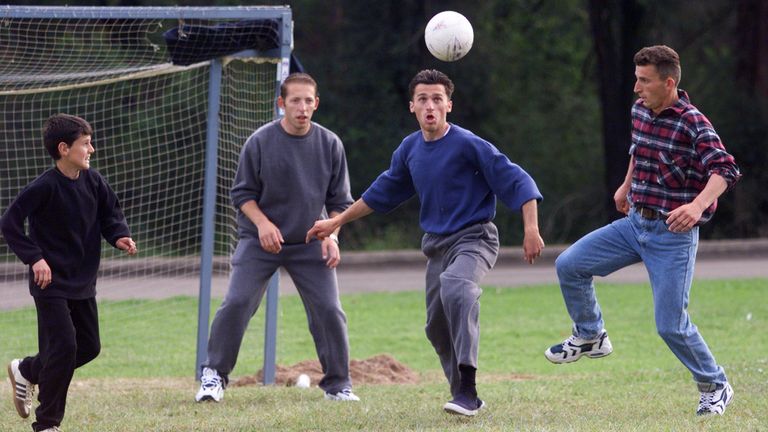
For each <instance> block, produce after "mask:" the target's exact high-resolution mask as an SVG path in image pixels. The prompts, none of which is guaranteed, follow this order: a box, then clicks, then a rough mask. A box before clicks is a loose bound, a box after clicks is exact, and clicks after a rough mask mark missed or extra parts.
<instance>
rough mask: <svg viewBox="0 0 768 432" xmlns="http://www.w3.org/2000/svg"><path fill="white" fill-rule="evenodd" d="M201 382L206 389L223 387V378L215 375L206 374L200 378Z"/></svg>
mask: <svg viewBox="0 0 768 432" xmlns="http://www.w3.org/2000/svg"><path fill="white" fill-rule="evenodd" d="M200 382H201V384H202V385H203V387H206V388H210V387H217V386H220V385H221V377H219V376H217V375H214V374H210V375H207V374H206V375H203V376H201V377H200Z"/></svg>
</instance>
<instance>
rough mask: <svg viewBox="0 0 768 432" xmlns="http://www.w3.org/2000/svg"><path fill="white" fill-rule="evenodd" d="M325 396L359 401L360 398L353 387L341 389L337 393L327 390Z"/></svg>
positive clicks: (338, 399)
mask: <svg viewBox="0 0 768 432" xmlns="http://www.w3.org/2000/svg"><path fill="white" fill-rule="evenodd" d="M325 398H326V399H327V400H332V401H345V402H358V401H359V400H360V398H359V397H357V395H356V394H354V393H352V389H351V388H345V389H341V390H339V391H338V392H336V393H328V392H325Z"/></svg>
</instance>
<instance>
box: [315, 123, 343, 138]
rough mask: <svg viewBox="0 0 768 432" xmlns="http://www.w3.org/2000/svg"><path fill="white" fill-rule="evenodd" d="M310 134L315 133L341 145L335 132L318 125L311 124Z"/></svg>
mask: <svg viewBox="0 0 768 432" xmlns="http://www.w3.org/2000/svg"><path fill="white" fill-rule="evenodd" d="M310 133H315V134H318V135H320V136H321V137H323V138H324V139H327V140H330V141H336V142H339V143H341V138H339V135H338V134H337V133H336V132H334V131H332V130H330V129H328V128H327V127H325V126H323V125H321V124H320V123H315V122H312V130H311V131H310Z"/></svg>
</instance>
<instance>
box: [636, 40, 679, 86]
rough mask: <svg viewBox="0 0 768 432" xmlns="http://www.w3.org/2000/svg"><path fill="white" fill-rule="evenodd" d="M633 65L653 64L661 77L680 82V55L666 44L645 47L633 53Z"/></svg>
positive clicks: (676, 82)
mask: <svg viewBox="0 0 768 432" xmlns="http://www.w3.org/2000/svg"><path fill="white" fill-rule="evenodd" d="M634 61H635V65H637V66H647V65H654V66H656V70H657V71H658V72H659V76H661V78H662V79H667V78H672V79H673V80H675V84H680V75H681V70H680V56H679V55H677V53H676V52H675V50H673V49H672V48H670V47H668V46H666V45H654V46H650V47H645V48H643V49H641V50H640V51H638V52H637V54H635V58H634Z"/></svg>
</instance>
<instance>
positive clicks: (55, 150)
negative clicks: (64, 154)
mask: <svg viewBox="0 0 768 432" xmlns="http://www.w3.org/2000/svg"><path fill="white" fill-rule="evenodd" d="M85 135H93V128H92V127H91V125H90V124H89V123H88V122H87V121H85V120H83V119H81V118H80V117H77V116H73V115H69V114H54V115H52V116H51V117H49V118H48V120H46V121H45V124H44V125H43V144H44V145H45V149H46V150H48V153H49V154H50V155H51V157H52V158H53V160H59V159H61V154H60V153H59V143H61V142H64V143H67V146H68V147H72V144H73V143H74V142H75V141H76V140H77V139H78V138H80V137H81V136H85Z"/></svg>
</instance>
